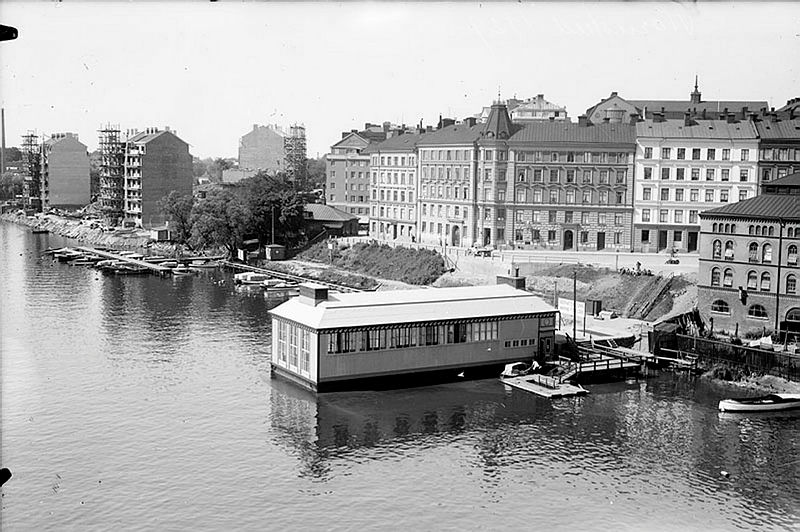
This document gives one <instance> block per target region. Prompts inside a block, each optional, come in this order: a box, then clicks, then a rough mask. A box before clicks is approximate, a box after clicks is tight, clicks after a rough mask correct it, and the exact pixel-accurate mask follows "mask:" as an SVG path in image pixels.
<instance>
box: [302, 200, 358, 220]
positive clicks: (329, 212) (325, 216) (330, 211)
mask: <svg viewBox="0 0 800 532" xmlns="http://www.w3.org/2000/svg"><path fill="white" fill-rule="evenodd" d="M305 210H306V212H309V213H311V219H313V220H316V221H318V222H320V221H321V222H346V221H349V220H358V216H354V215H352V214H348V213H346V212H344V211H342V210H340V209H337V208H336V207H331V206H330V205H323V204H321V203H306V205H305Z"/></svg>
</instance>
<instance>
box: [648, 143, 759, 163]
mask: <svg viewBox="0 0 800 532" xmlns="http://www.w3.org/2000/svg"><path fill="white" fill-rule="evenodd" d="M673 150H674V151H673ZM719 151H720V152H721V157H722V158H721V159H720V160H721V161H730V160H731V154H732V153H731V152H732V150H731V149H730V148H722V149H721V150H719ZM673 153H674V154H675V159H676V160H678V161H683V160H686V159H687V157H691V160H692V161H699V160H701V156H702V148H661V159H664V160H670V159H672V155H673ZM644 158H645V159H652V158H653V148H652V147H650V146H645V148H644ZM705 160H706V161H716V160H717V149H716V148H707V149H706V158H705ZM738 160H740V161H749V160H750V150H749V149H747V148H742V149H740V150H739V159H738Z"/></svg>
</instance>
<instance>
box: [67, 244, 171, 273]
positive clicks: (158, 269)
mask: <svg viewBox="0 0 800 532" xmlns="http://www.w3.org/2000/svg"><path fill="white" fill-rule="evenodd" d="M75 249H77V250H78V251H81V252H83V253H90V254H92V255H97V256H98V257H104V258H106V259H112V260H118V261H120V262H127V263H128V264H133V265H135V266H140V267H143V268H148V269H150V270H152V271H153V272H155V273H158V274H161V275H166V274H169V273H171V272H172V269H171V268H167V267H166V266H160V265H158V264H153V263H152V262H146V261H143V260H139V259H131V258H128V257H126V256H125V255H118V254H116V253H111V252H109V251H101V250H99V249H94V248H87V247H77V248H75Z"/></svg>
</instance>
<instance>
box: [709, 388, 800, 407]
mask: <svg viewBox="0 0 800 532" xmlns="http://www.w3.org/2000/svg"><path fill="white" fill-rule="evenodd" d="M795 408H800V394H796V393H795V394H792V393H773V394H770V395H764V396H761V397H750V398H747V399H723V400H722V401H720V402H719V409H720V411H722V412H775V411H778V410H793V409H795Z"/></svg>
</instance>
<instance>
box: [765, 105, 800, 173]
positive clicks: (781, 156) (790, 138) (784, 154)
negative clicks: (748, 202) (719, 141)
mask: <svg viewBox="0 0 800 532" xmlns="http://www.w3.org/2000/svg"><path fill="white" fill-rule="evenodd" d="M755 127H756V131H757V132H758V138H759V142H758V179H759V183H758V184H759V187H763V185H764V184H766V183H769V182H770V181H772V180H774V179H781V178H782V177H786V176H787V175H789V174H793V173H795V172H800V119H796V120H781V119H780V118H779V115H777V114H771V115H769V116H762V117H759V118H755Z"/></svg>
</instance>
